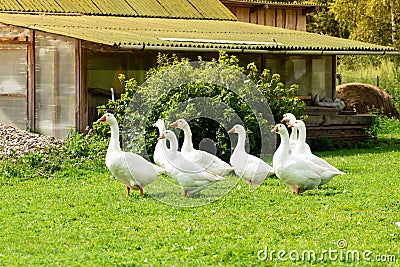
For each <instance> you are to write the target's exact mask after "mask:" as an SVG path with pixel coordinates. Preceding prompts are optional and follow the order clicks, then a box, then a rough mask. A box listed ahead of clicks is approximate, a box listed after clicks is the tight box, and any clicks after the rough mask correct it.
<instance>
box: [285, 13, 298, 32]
mask: <svg viewBox="0 0 400 267" xmlns="http://www.w3.org/2000/svg"><path fill="white" fill-rule="evenodd" d="M296 24H297V11H296V10H293V9H287V10H286V16H285V28H286V29H289V30H296Z"/></svg>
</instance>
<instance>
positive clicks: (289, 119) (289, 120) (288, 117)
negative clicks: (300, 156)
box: [281, 113, 311, 155]
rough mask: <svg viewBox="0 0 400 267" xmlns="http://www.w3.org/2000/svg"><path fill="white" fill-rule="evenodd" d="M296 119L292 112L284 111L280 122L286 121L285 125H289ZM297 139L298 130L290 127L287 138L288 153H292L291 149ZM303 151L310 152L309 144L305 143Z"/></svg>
mask: <svg viewBox="0 0 400 267" xmlns="http://www.w3.org/2000/svg"><path fill="white" fill-rule="evenodd" d="M295 121H296V117H295V116H294V115H293V114H292V113H285V114H283V118H282V120H281V122H286V124H287V125H291V124H292V123H294V122H295ZM297 140H298V132H297V131H296V130H295V129H292V132H291V133H290V138H289V155H290V154H291V153H292V151H293V149H294V148H295V146H296V144H297ZM304 146H305V152H306V153H307V154H311V149H310V146H309V145H308V144H307V143H305V145H304Z"/></svg>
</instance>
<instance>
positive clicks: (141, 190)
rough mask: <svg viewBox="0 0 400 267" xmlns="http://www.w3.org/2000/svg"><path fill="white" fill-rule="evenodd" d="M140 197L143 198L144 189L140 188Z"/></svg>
mask: <svg viewBox="0 0 400 267" xmlns="http://www.w3.org/2000/svg"><path fill="white" fill-rule="evenodd" d="M139 192H140V196H143V194H144V193H143V188H141V187H139Z"/></svg>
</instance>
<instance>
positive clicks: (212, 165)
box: [182, 150, 233, 176]
mask: <svg viewBox="0 0 400 267" xmlns="http://www.w3.org/2000/svg"><path fill="white" fill-rule="evenodd" d="M182 155H183V157H184V158H185V159H187V160H188V161H190V162H193V163H196V164H198V165H199V166H201V167H203V168H204V169H206V170H208V171H210V172H212V173H215V174H218V175H221V176H225V175H227V174H228V173H229V172H231V171H232V170H233V167H232V166H231V165H229V164H228V163H226V162H225V161H223V160H221V159H220V158H218V157H217V156H215V155H213V154H210V153H208V152H206V151H202V150H194V151H192V152H182Z"/></svg>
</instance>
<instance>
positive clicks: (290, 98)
mask: <svg viewBox="0 0 400 267" xmlns="http://www.w3.org/2000/svg"><path fill="white" fill-rule="evenodd" d="M164 70H168V71H164ZM238 72H240V73H244V74H245V75H246V76H247V78H246V79H247V80H249V81H250V80H252V81H253V82H254V83H246V82H244V83H243V82H242V81H241V77H238V75H237V73H238ZM146 77H147V81H146V83H145V85H142V86H138V84H137V82H136V81H135V80H134V79H126V77H125V76H124V75H120V76H119V79H120V81H121V82H122V84H123V85H124V87H125V93H124V94H122V95H121V98H120V99H118V100H116V101H115V102H112V101H111V100H110V101H109V102H108V103H107V104H106V105H104V106H100V107H99V108H98V109H99V113H100V114H104V113H106V112H107V111H108V110H113V113H114V115H115V117H116V119H117V121H118V123H119V125H120V131H121V132H122V134H121V135H122V136H126V138H127V139H128V140H133V142H130V143H129V144H126V145H127V147H125V148H124V149H127V150H131V151H134V152H137V153H142V152H143V151H147V152H148V154H149V156H152V152H153V149H154V146H155V143H156V142H155V139H156V137H157V134H158V133H157V130H156V128H154V127H153V126H152V124H153V123H154V122H155V121H156V120H157V119H158V118H163V119H165V120H166V122H167V123H168V122H172V120H174V119H173V118H175V119H177V117H174V116H181V117H183V118H186V119H187V118H195V119H193V120H190V126H191V129H192V131H193V132H194V133H196V134H194V135H193V143H194V144H198V143H199V142H200V141H201V139H202V138H205V137H208V138H210V139H212V140H216V145H217V147H218V155H219V156H220V157H221V158H223V159H224V160H228V158H229V155H230V147H231V146H230V145H229V140H230V139H229V136H228V134H227V131H226V129H225V128H223V126H222V125H221V124H220V123H219V122H220V121H232V119H233V115H232V114H229V112H224V113H223V114H220V113H221V112H219V111H220V110H218V107H214V106H206V107H204V110H199V105H198V103H197V102H196V101H195V100H199V99H201V98H206V99H209V100H210V99H211V101H215V103H223V105H226V107H229V108H230V109H232V110H233V111H234V113H235V114H237V115H238V117H240V120H241V121H242V122H243V124H244V125H245V127H246V129H247V132H248V136H249V139H250V140H249V144H250V151H251V153H253V154H259V153H260V149H261V148H260V143H261V132H260V128H262V127H264V126H266V125H268V124H273V121H272V120H273V119H274V120H275V121H280V119H281V118H282V115H283V114H284V113H286V112H292V113H293V114H295V115H296V116H299V115H301V113H302V112H303V110H304V107H305V103H304V102H303V101H302V100H301V99H299V98H296V97H295V94H296V92H297V88H298V87H297V86H296V85H292V86H290V87H289V88H286V87H285V85H284V84H283V83H282V82H281V81H280V76H279V75H278V74H271V72H270V71H269V70H263V71H262V72H261V73H259V71H258V70H257V68H256V66H255V64H254V63H251V64H249V65H247V66H246V68H244V67H241V66H240V65H239V60H238V59H237V58H236V57H235V56H230V55H228V54H227V53H225V52H220V55H219V58H218V59H214V60H212V61H211V62H204V61H202V59H201V58H199V68H194V67H192V66H191V65H190V62H189V60H188V59H185V58H178V57H177V56H176V55H172V56H169V55H165V54H160V55H159V56H158V60H157V66H156V67H155V68H153V69H150V70H149V71H148V72H147V74H146ZM191 77H192V78H193V77H196V79H194V78H193V79H191ZM198 77H200V78H201V79H197V78H198ZM188 81H189V82H188ZM238 83H240V84H241V86H240V88H239V89H238V90H237V91H232V90H231V89H230V88H235V86H236V85H237V84H238ZM254 84H255V85H256V86H257V87H258V89H259V92H261V94H260V95H259V96H253V95H252V97H254V99H255V101H256V102H260V103H266V102H268V104H269V107H270V108H271V111H272V114H273V117H274V118H272V117H271V118H264V119H263V120H260V119H257V116H258V114H254V112H253V110H252V107H250V106H249V103H248V101H247V100H246V94H247V93H248V92H253V91H250V90H251V89H252V88H251V86H252V85H254ZM163 88H164V89H165V88H167V89H168V90H163ZM139 89H140V90H139ZM154 99H157V101H154ZM131 101H133V102H134V103H135V104H132V102H131ZM177 109H179V110H181V111H182V112H181V113H179V114H175V113H174V112H175V110H177ZM200 109H201V108H200ZM145 110H147V111H148V113H146V114H141V113H140V112H143V111H145ZM224 110H225V111H226V110H227V108H225V109H224ZM211 113H212V114H213V117H212V118H210V117H209V116H207V115H205V114H211ZM126 114H128V116H126ZM129 122H130V123H129ZM140 123H144V124H145V132H144V133H143V135H140V134H138V132H137V131H139V129H138V128H140V127H138V124H140ZM259 124H262V125H259ZM230 126H233V125H230ZM93 129H94V131H95V132H96V133H97V134H99V135H100V136H102V137H107V136H108V134H109V133H108V132H109V127H107V126H105V125H104V124H99V123H94V125H93Z"/></svg>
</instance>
